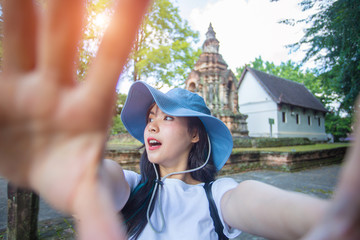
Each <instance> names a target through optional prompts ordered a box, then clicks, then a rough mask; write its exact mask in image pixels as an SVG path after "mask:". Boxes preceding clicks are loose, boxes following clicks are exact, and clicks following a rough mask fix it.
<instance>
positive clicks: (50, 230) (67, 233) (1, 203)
mask: <svg viewBox="0 0 360 240" xmlns="http://www.w3.org/2000/svg"><path fill="white" fill-rule="evenodd" d="M339 172H340V165H331V166H325V167H320V168H316V169H310V170H303V171H299V172H294V173H288V172H276V171H252V172H245V173H241V174H234V175H230V176H228V177H232V178H234V179H235V180H236V181H237V182H241V181H243V180H247V179H253V180H258V181H262V182H265V183H268V184H272V185H274V186H277V187H280V188H282V189H286V190H291V191H296V192H302V193H306V194H310V195H312V196H317V197H320V198H330V197H331V195H332V193H333V191H334V189H335V185H336V182H337V179H338V176H339ZM6 186H7V182H6V181H5V180H4V179H2V178H1V177H0V240H2V239H5V236H4V229H5V228H6V222H7V190H6ZM39 234H40V237H39V239H46V240H50V239H74V227H73V223H72V219H71V218H69V217H67V216H64V215H63V214H61V213H59V212H57V211H55V210H54V209H52V208H51V207H50V206H49V205H47V204H46V203H45V202H44V201H43V200H41V202H40V212H39ZM263 239H264V238H260V237H256V236H252V235H250V234H246V233H242V234H241V235H240V236H239V237H237V238H235V239H234V240H263Z"/></svg>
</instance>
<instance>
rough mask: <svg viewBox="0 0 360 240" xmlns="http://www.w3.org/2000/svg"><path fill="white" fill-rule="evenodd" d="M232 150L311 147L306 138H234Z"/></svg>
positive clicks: (310, 142)
mask: <svg viewBox="0 0 360 240" xmlns="http://www.w3.org/2000/svg"><path fill="white" fill-rule="evenodd" d="M233 141H234V148H251V147H253V148H266V147H283V146H298V145H312V144H315V143H314V142H312V141H310V140H309V139H308V138H251V139H250V138H234V139H233Z"/></svg>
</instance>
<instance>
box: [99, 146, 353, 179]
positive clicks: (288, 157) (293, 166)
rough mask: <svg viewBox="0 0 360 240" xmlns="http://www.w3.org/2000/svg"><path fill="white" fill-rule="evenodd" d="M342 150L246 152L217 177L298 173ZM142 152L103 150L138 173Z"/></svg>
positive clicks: (332, 159) (328, 161)
mask: <svg viewBox="0 0 360 240" xmlns="http://www.w3.org/2000/svg"><path fill="white" fill-rule="evenodd" d="M346 149H347V148H346V147H339V148H333V149H326V150H318V151H308V152H284V153H282V152H260V151H247V152H240V153H235V154H232V155H231V156H230V158H229V160H228V161H227V162H226V164H225V166H224V167H223V169H222V170H221V171H220V172H219V174H220V175H227V174H233V173H239V172H243V171H249V170H255V169H273V170H281V171H298V170H301V169H304V168H312V167H319V166H324V165H330V164H334V163H340V162H342V160H343V158H344V156H345V152H346ZM141 153H142V150H138V149H107V150H106V152H105V158H109V159H112V160H114V161H116V162H118V163H119V164H120V165H121V166H122V167H123V168H124V169H129V170H133V171H136V172H139V162H140V156H141Z"/></svg>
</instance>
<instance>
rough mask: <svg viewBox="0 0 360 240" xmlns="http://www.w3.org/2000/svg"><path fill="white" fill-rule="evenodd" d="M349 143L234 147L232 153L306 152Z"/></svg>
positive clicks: (343, 145)
mask: <svg viewBox="0 0 360 240" xmlns="http://www.w3.org/2000/svg"><path fill="white" fill-rule="evenodd" d="M350 145H351V143H321V144H313V145H300V146H286V147H271V148H234V149H233V153H239V152H247V151H257V152H307V151H315V150H324V149H331V148H338V147H349V146H350Z"/></svg>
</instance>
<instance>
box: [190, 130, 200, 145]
mask: <svg viewBox="0 0 360 240" xmlns="http://www.w3.org/2000/svg"><path fill="white" fill-rule="evenodd" d="M199 140H200V137H199V132H198V131H197V130H194V131H193V132H192V139H191V142H192V143H197V142H198V141H199Z"/></svg>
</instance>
